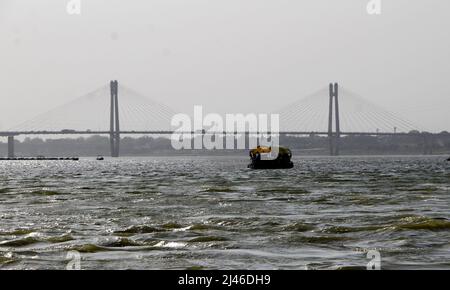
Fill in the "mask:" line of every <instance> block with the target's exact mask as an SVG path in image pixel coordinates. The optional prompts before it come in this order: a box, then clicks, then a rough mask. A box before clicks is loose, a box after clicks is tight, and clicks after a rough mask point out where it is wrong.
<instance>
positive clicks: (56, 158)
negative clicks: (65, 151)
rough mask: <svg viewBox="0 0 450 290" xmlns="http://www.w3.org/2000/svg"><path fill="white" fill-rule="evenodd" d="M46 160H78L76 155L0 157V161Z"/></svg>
mask: <svg viewBox="0 0 450 290" xmlns="http://www.w3.org/2000/svg"><path fill="white" fill-rule="evenodd" d="M33 160H36V161H41V160H42V161H47V160H52V161H55V160H64V161H78V160H80V158H78V157H7V158H4V157H0V161H33Z"/></svg>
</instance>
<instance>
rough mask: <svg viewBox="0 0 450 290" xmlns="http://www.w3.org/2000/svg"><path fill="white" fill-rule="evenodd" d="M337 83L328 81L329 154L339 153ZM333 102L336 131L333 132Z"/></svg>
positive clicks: (335, 154) (339, 132)
mask: <svg viewBox="0 0 450 290" xmlns="http://www.w3.org/2000/svg"><path fill="white" fill-rule="evenodd" d="M338 96H339V85H338V84H337V83H334V84H332V83H330V102H329V109H328V139H329V144H330V155H331V156H338V155H339V139H340V138H341V126H340V120H339V97H338ZM333 103H334V113H335V126H336V131H335V132H333Z"/></svg>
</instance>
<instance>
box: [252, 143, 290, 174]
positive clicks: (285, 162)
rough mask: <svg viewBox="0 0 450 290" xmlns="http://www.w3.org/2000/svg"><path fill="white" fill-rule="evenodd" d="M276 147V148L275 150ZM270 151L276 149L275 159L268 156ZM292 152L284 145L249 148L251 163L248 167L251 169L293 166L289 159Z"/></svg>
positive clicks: (287, 167)
mask: <svg viewBox="0 0 450 290" xmlns="http://www.w3.org/2000/svg"><path fill="white" fill-rule="evenodd" d="M276 149H278V150H276ZM272 151H275V152H276V151H278V156H277V157H276V158H275V159H270V158H268V157H269V156H270V154H271V153H272ZM291 158H292V152H291V150H290V149H289V148H286V147H274V148H272V147H262V146H258V147H256V148H255V149H252V150H250V159H251V163H250V164H249V165H248V168H251V169H289V168H293V167H294V163H293V162H292V161H291Z"/></svg>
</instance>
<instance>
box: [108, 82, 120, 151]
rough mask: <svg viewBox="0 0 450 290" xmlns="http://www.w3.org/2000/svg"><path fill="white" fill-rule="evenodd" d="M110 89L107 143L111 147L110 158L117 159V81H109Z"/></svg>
mask: <svg viewBox="0 0 450 290" xmlns="http://www.w3.org/2000/svg"><path fill="white" fill-rule="evenodd" d="M110 87H111V114H110V129H109V141H110V146H111V157H119V151H120V125H119V84H118V82H117V81H111V82H110Z"/></svg>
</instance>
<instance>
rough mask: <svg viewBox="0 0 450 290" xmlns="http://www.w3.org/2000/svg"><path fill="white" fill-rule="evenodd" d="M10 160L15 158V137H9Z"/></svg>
mask: <svg viewBox="0 0 450 290" xmlns="http://www.w3.org/2000/svg"><path fill="white" fill-rule="evenodd" d="M8 158H14V136H8Z"/></svg>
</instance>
